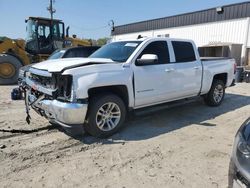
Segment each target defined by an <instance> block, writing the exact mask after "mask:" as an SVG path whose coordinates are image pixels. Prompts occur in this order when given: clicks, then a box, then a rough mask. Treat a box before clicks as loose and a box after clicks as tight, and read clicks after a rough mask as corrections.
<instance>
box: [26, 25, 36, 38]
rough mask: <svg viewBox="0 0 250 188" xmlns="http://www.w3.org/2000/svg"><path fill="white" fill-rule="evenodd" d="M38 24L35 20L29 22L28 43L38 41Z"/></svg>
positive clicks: (27, 28)
mask: <svg viewBox="0 0 250 188" xmlns="http://www.w3.org/2000/svg"><path fill="white" fill-rule="evenodd" d="M36 37H37V36H36V24H35V21H33V20H28V22H27V27H26V41H30V40H34V39H36Z"/></svg>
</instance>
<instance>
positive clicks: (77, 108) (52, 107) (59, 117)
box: [27, 94, 88, 128]
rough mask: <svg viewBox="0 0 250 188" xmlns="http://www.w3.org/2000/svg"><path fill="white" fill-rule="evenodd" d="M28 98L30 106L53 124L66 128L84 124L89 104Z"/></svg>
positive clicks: (29, 96)
mask: <svg viewBox="0 0 250 188" xmlns="http://www.w3.org/2000/svg"><path fill="white" fill-rule="evenodd" d="M27 96H28V99H27V100H28V104H30V105H31V107H32V108H33V109H34V110H35V111H36V112H37V113H38V114H40V115H42V116H45V117H46V118H47V119H48V120H49V121H51V122H54V123H57V124H59V125H61V126H63V127H66V128H70V127H72V126H77V125H83V124H84V121H85V116H86V113H87V108H88V104H82V103H68V102H61V101H58V100H47V99H36V98H35V97H34V95H31V94H28V95H27ZM34 101H35V102H34Z"/></svg>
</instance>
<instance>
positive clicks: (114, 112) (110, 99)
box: [84, 93, 127, 138]
mask: <svg viewBox="0 0 250 188" xmlns="http://www.w3.org/2000/svg"><path fill="white" fill-rule="evenodd" d="M126 113H127V111H126V107H125V104H124V102H123V100H122V99H121V98H120V97H118V96H117V95H114V94H112V93H107V94H103V95H96V96H93V97H91V98H90V101H89V110H88V113H87V118H86V122H87V123H86V124H85V125H84V128H85V131H86V132H87V133H89V134H90V135H92V136H94V137H98V138H106V137H109V136H111V135H113V134H114V133H116V132H117V131H118V130H119V129H120V128H121V127H122V126H123V124H124V121H125V118H126ZM112 117H113V118H112ZM111 121H112V123H111Z"/></svg>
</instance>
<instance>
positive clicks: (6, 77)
mask: <svg viewBox="0 0 250 188" xmlns="http://www.w3.org/2000/svg"><path fill="white" fill-rule="evenodd" d="M21 67H22V63H21V62H20V61H19V59H18V58H16V57H15V56H12V55H9V54H0V85H8V84H16V83H17V79H18V73H19V72H18V71H19V69H20V68H21Z"/></svg>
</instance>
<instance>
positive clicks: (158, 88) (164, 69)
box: [133, 41, 174, 107]
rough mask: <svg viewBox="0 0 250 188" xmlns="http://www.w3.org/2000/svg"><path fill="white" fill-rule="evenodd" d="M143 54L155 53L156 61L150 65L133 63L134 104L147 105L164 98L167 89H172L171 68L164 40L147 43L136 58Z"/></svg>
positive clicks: (137, 105) (138, 105)
mask: <svg viewBox="0 0 250 188" xmlns="http://www.w3.org/2000/svg"><path fill="white" fill-rule="evenodd" d="M144 54H155V55H157V56H158V62H157V63H155V64H150V65H148V64H147V65H142V66H137V65H136V64H133V70H134V83H135V106H136V107H141V106H147V105H150V104H154V103H157V102H161V101H163V100H166V99H167V97H168V95H167V93H168V91H171V90H173V87H174V86H173V84H172V83H171V82H172V81H173V79H172V78H171V71H172V68H171V66H173V65H171V64H169V62H170V60H169V50H168V45H167V42H166V41H155V42H151V43H150V44H148V45H147V46H146V47H145V49H144V50H143V51H142V53H141V54H140V55H139V56H138V58H137V59H140V58H141V57H142V55H144Z"/></svg>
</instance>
